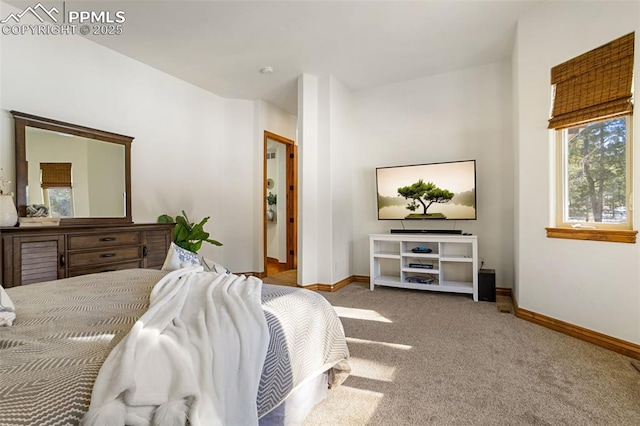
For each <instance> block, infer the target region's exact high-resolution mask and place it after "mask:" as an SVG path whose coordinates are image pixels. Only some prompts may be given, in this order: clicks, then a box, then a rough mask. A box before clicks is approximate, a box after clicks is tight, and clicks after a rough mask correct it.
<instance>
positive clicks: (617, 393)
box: [305, 283, 640, 426]
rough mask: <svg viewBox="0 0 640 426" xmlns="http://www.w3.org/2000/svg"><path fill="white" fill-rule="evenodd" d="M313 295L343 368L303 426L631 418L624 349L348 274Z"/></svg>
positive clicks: (639, 403) (637, 409)
mask: <svg viewBox="0 0 640 426" xmlns="http://www.w3.org/2000/svg"><path fill="white" fill-rule="evenodd" d="M320 294H322V295H323V296H324V297H326V298H327V299H328V300H329V301H330V302H331V303H332V304H333V305H334V306H336V309H337V310H338V312H339V314H340V315H341V318H342V322H343V324H344V327H345V332H346V335H347V338H348V344H349V350H350V352H351V363H352V368H353V374H352V375H351V376H350V377H349V378H348V379H347V380H346V382H345V383H344V384H343V385H342V386H340V387H338V388H336V389H332V390H330V391H329V396H328V398H327V399H326V400H325V401H323V402H322V403H320V404H319V405H318V406H317V407H316V408H315V409H314V411H313V412H312V413H311V414H310V415H309V417H308V418H307V420H306V422H305V425H306V426H311V425H335V426H340V425H427V424H428V425H640V373H639V372H638V371H637V370H636V369H635V368H634V367H633V366H632V364H631V362H630V361H631V360H630V359H629V358H627V357H624V356H622V355H619V354H616V353H614V352H611V351H608V350H606V349H603V348H600V347H597V346H594V345H591V344H589V343H586V342H583V341H580V340H578V339H574V338H572V337H569V336H566V335H563V334H561V333H557V332H554V331H552V330H549V329H546V328H543V327H540V326H538V325H535V324H532V323H529V322H526V321H524V320H521V319H518V318H516V317H515V316H514V315H511V314H509V313H501V312H500V311H499V310H498V309H496V304H495V303H488V302H473V301H472V300H471V299H470V298H469V297H468V296H459V295H450V294H444V293H431V292H420V291H412V290H401V289H393V288H380V287H377V288H376V290H375V291H373V292H371V291H369V289H368V287H367V286H366V285H365V284H358V283H352V284H350V285H348V286H347V287H345V288H343V289H341V290H340V291H338V292H335V293H324V292H320ZM603 320H605V319H603Z"/></svg>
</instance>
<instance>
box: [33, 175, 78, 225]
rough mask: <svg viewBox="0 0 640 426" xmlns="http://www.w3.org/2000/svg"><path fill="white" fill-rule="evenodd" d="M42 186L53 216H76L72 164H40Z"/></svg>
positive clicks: (45, 199) (46, 203)
mask: <svg viewBox="0 0 640 426" xmlns="http://www.w3.org/2000/svg"><path fill="white" fill-rule="evenodd" d="M40 186H41V187H42V192H43V198H44V203H45V205H47V206H48V207H49V214H50V215H51V216H53V217H73V216H74V214H73V189H72V183H71V163H40Z"/></svg>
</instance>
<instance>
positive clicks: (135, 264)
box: [67, 260, 142, 277]
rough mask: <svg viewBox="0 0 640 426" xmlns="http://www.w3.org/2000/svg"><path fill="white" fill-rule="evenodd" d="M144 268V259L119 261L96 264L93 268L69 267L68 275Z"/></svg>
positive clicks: (74, 275)
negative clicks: (110, 263)
mask: <svg viewBox="0 0 640 426" xmlns="http://www.w3.org/2000/svg"><path fill="white" fill-rule="evenodd" d="M134 268H142V261H141V260H139V261H135V262H124V263H117V264H115V265H104V266H95V267H92V268H76V269H69V270H68V272H67V277H77V276H78V275H86V274H95V273H98V272H110V271H120V270H122V269H134Z"/></svg>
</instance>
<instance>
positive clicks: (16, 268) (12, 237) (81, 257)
mask: <svg viewBox="0 0 640 426" xmlns="http://www.w3.org/2000/svg"><path fill="white" fill-rule="evenodd" d="M172 232H173V224H157V223H153V224H127V225H98V226H96V225H92V226H78V225H74V226H51V227H22V228H0V239H1V245H0V254H1V255H0V260H1V263H0V277H2V286H3V287H5V288H9V287H14V286H19V285H25V284H32V283H38V282H42V281H50V280H56V279H59V278H66V277H74V276H77V275H85V274H91V273H96V272H106V271H115V270H118V269H130V268H151V269H160V268H161V267H162V264H163V263H164V260H165V257H166V254H167V251H168V250H169V246H170V244H171V241H172Z"/></svg>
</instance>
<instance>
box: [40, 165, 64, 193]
mask: <svg viewBox="0 0 640 426" xmlns="http://www.w3.org/2000/svg"><path fill="white" fill-rule="evenodd" d="M40 171H41V172H42V175H41V176H42V177H41V179H42V183H41V184H40V186H41V187H42V188H44V189H46V188H71V163H40Z"/></svg>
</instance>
